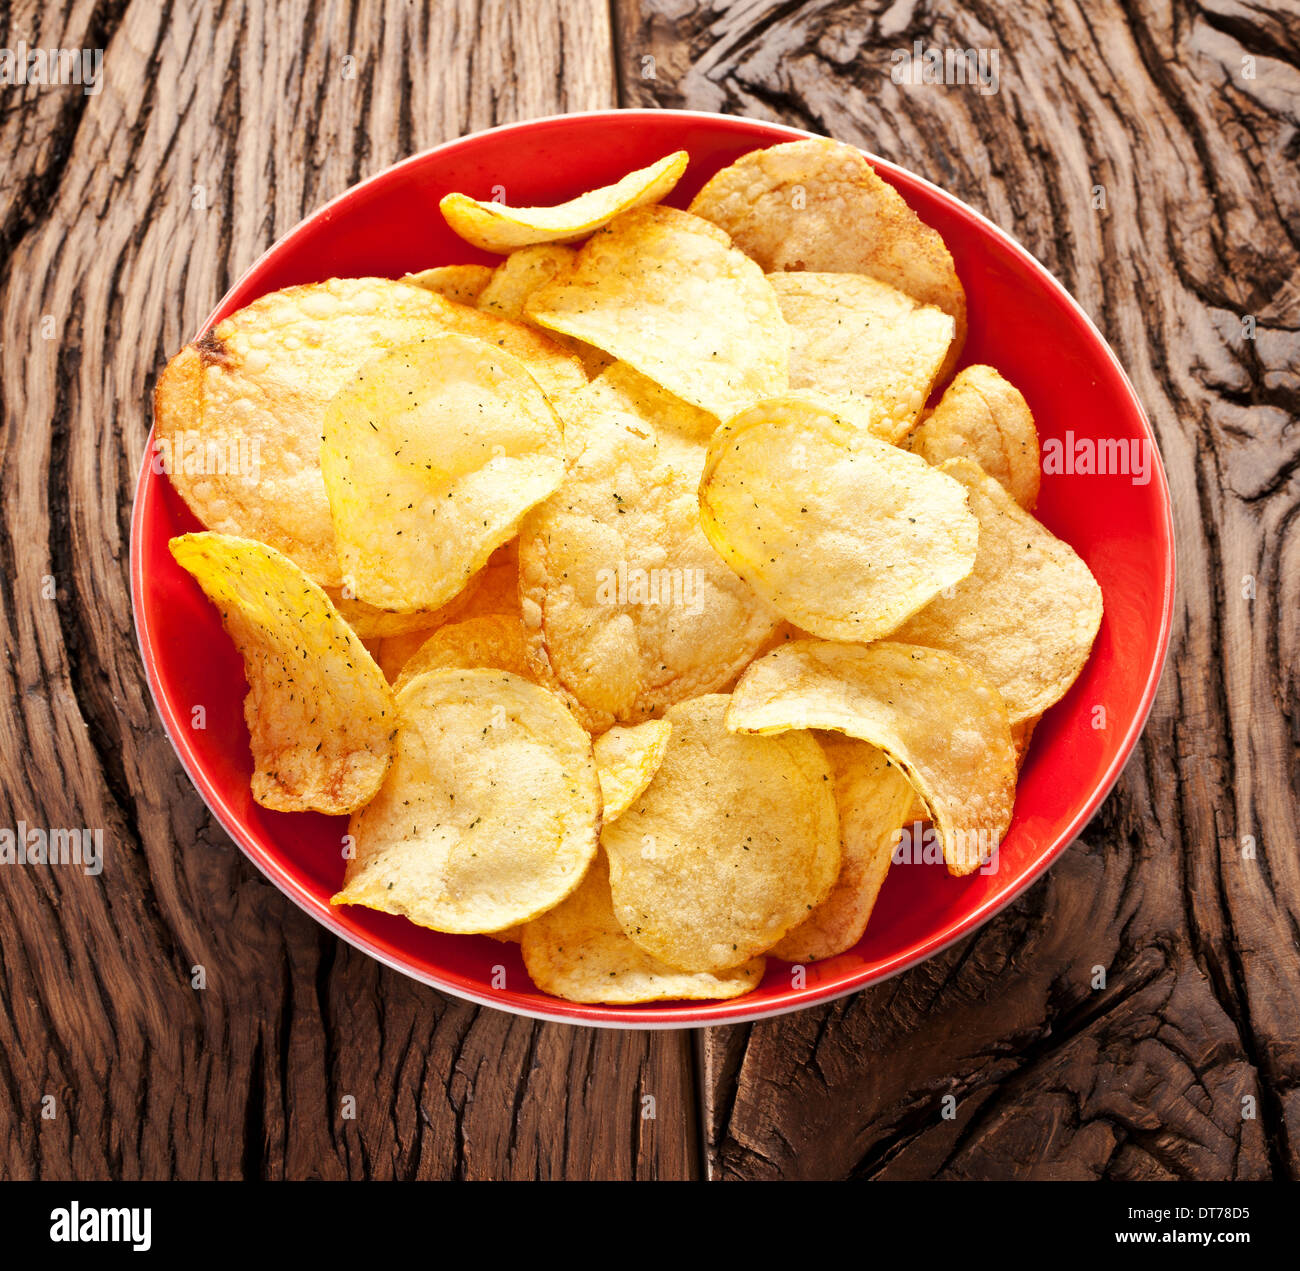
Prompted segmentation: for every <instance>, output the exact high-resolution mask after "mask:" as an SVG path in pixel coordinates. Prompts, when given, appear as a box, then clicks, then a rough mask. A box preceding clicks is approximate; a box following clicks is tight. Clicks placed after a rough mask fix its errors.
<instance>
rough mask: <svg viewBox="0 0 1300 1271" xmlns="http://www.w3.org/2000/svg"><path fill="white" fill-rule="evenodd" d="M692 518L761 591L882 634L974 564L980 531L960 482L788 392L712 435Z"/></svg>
mask: <svg viewBox="0 0 1300 1271" xmlns="http://www.w3.org/2000/svg"><path fill="white" fill-rule="evenodd" d="M936 478H938V479H936ZM700 519H701V523H702V525H703V527H704V533H705V534H706V535H707V536H708V539H709V542H710V543H712V544H713V546H714V548H715V549H716V550H717V552H718V554H719V555H720V556H721V557H722V559H723V560H725V561H726V562H727V564H728V565H730V566H731V568H732V569H734V570H735V571H736V573H737V574H739V575H740V577H741V578H743V579H744V580H745V581H746V582H748V583H749V584H750V586H751V587H753V588H754V590H755V591H757V592H758V593H759V595H761V596H764V597H765V598H766V599H768V600H770V601H771V602H772V604H773V605H774V606H775V607H776V608H777V609H778V610H779V611H780V612H781V613H782V614H783V615H784V616H785V617H786V618H788V619H789V620H790V621H791V622H793V623H795V624H797V625H798V626H800V627H802V628H803V629H804V630H806V631H810V632H813V633H814V634H816V635H819V636H823V637H825V638H828V639H833V640H862V641H867V640H875V639H878V638H879V637H881V636H884V635H888V634H889V633H890V632H891V631H893V630H894V629H895V628H896V627H898V626H899V625H900V624H901V623H902V622H903V621H904V620H905V619H906V618H908V617H909V616H910V615H911V614H913V613H915V612H916V611H917V610H918V609H921V608H922V607H923V606H925V605H926V604H927V603H928V602H929V601H930V600H932V599H933V598H934V597H935V596H936V595H938V594H939V592H940V591H942V590H943V588H945V587H949V586H951V585H952V584H954V583H956V582H958V581H959V580H960V579H962V578H964V577H965V576H966V575H967V574H968V573H970V571H971V568H972V566H973V565H974V562H975V545H976V539H977V536H978V525H977V522H976V520H975V518H974V517H973V516H972V515H971V514H970V512H969V511H968V510H967V507H966V496H965V491H964V490H963V489H962V487H961V485H960V484H959V483H957V482H956V481H952V480H951V479H949V478H947V477H945V476H944V474H943V473H941V472H939V471H937V470H936V469H934V468H931V467H930V466H929V465H927V464H926V463H925V462H924V460H921V459H919V458H918V457H917V456H916V455H911V454H908V453H907V452H906V451H903V450H899V449H898V448H897V447H896V446H890V445H888V444H886V443H885V442H883V441H881V440H879V439H878V438H876V437H873V436H871V435H870V434H868V433H865V432H863V431H862V430H861V429H860V428H855V427H853V426H852V425H851V424H849V423H847V422H845V421H844V420H843V419H840V418H839V417H838V416H835V415H832V414H831V413H830V412H829V411H827V410H826V409H825V408H824V407H823V406H820V405H817V404H815V403H813V402H811V401H807V400H802V399H800V398H798V397H796V396H793V395H792V396H790V397H785V398H776V399H774V400H772V401H767V402H760V403H759V404H758V405H757V406H753V407H751V408H750V409H749V410H747V411H744V412H743V413H742V414H740V415H738V416H737V417H736V418H735V419H733V420H731V421H730V422H729V423H727V424H724V425H723V426H722V427H721V428H719V429H718V431H717V432H716V433H715V434H714V437H713V440H712V442H710V444H709V458H708V463H707V464H706V466H705V469H704V476H703V480H702V481H701V482H700Z"/></svg>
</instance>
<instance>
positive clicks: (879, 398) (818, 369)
mask: <svg viewBox="0 0 1300 1271" xmlns="http://www.w3.org/2000/svg"><path fill="white" fill-rule="evenodd" d="M768 281H769V282H770V283H771V284H772V287H773V289H774V290H775V292H776V297H777V299H778V300H779V301H780V302H781V313H782V315H783V316H784V317H785V321H786V325H787V326H788V327H789V328H790V387H791V389H816V390H818V391H820V392H824V393H831V394H836V395H844V396H846V397H848V398H850V399H854V398H856V399H857V400H858V401H860V402H861V403H862V404H863V405H864V406H865V405H868V404H869V406H870V409H871V413H872V431H873V432H875V433H877V434H878V435H879V436H881V437H883V438H884V440H885V441H889V442H897V441H898V440H899V439H900V438H902V437H904V436H905V435H906V434H907V432H908V430H909V429H910V428H911V427H912V425H913V424H914V423H915V422H916V417H917V414H918V412H919V411H920V410H921V407H923V406H924V405H925V399H926V398H927V397H928V396H929V395H930V389H931V387H932V386H933V384H934V381H935V376H936V375H938V373H939V368H940V367H941V366H942V365H943V362H944V358H945V356H946V354H947V352H948V346H949V344H951V343H952V335H953V321H952V319H951V318H950V317H949V316H948V315H947V314H946V313H944V312H943V311H942V310H941V309H936V308H934V307H933V306H932V305H922V304H919V303H917V301H915V300H913V299H912V297H911V296H909V295H907V294H906V293H905V292H902V291H899V290H898V289H897V288H895V287H891V286H890V285H889V284H888V283H884V282H880V281H879V280H878V279H875V278H868V277H866V276H865V275H862V274H812V273H798V274H770V275H769V276H768Z"/></svg>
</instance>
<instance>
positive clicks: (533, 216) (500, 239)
mask: <svg viewBox="0 0 1300 1271" xmlns="http://www.w3.org/2000/svg"><path fill="white" fill-rule="evenodd" d="M689 158H690V156H689V155H688V154H687V153H686V151H685V150H678V151H676V152H675V153H673V154H670V155H665V156H664V158H662V159H660V160H659V161H658V162H656V163H652V164H651V165H650V166H649V167H647V168H638V169H637V171H635V172H629V173H628V174H627V176H625V177H623V178H622V179H621V180H620V181H616V182H615V183H614V184H613V185H603V186H601V187H600V188H599V189H598V190H588V191H587V193H586V194H580V195H579V196H578V197H577V198H576V199H570V200H569V202H567V203H561V204H559V205H558V206H556V207H507V206H506V205H505V204H504V203H491V202H481V201H479V200H478V199H471V198H470V197H469V196H468V195H465V194H448V195H446V196H445V197H444V198H443V200H442V202H441V203H439V204H438V206H439V207H440V208H441V209H442V214H443V216H444V217H446V219H447V224H448V225H450V226H451V228H452V229H453V230H455V231H456V233H457V234H459V235H460V236H461V238H463V239H464V240H465V241H466V242H467V243H472V244H473V245H474V246H475V247H480V248H482V249H483V250H484V251H488V252H499V253H502V254H504V253H506V252H513V251H515V250H516V249H518V248H521V247H528V246H530V245H531V244H534V243H572V242H575V241H576V240H578V239H580V238H585V237H586V236H587V235H588V234H590V233H592V231H593V230H598V229H600V228H601V226H603V225H607V224H608V223H609V222H610V221H611V220H613V218H614V217H615V216H617V215H618V214H619V213H620V212H626V211H628V210H629V209H630V208H634V207H641V206H643V205H644V204H647V203H658V202H659V200H660V199H662V198H664V197H665V196H666V195H667V194H668V193H669V192H670V191H671V190H672V188H673V186H675V185H676V184H677V180H678V178H679V177H680V176H681V175H682V173H683V172H685V171H686V164H687V162H688V160H689Z"/></svg>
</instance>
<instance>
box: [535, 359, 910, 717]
mask: <svg viewBox="0 0 1300 1271" xmlns="http://www.w3.org/2000/svg"><path fill="white" fill-rule="evenodd" d="M608 374H609V373H608V372H607V375H608ZM620 382H621V381H619V380H618V377H617V376H615V377H614V379H613V380H608V379H607V378H606V376H601V378H600V379H598V380H595V381H593V382H592V383H591V384H590V385H589V386H588V387H587V389H586V390H585V392H584V393H581V394H577V395H575V397H574V399H573V400H572V401H571V403H570V406H571V409H570V410H569V412H568V413H567V414H566V418H565V424H566V432H567V433H569V434H571V435H572V436H575V437H577V436H580V437H582V438H583V439H584V446H583V449H582V452H581V455H580V457H579V458H578V459H577V460H576V462H575V463H574V464H573V465H572V467H571V468H570V470H569V473H568V475H567V476H566V478H565V480H564V484H563V485H562V486H561V487H560V488H559V490H557V491H556V493H555V494H554V495H552V496H551V498H549V499H548V500H546V502H545V503H543V504H541V505H540V506H539V507H537V508H535V509H534V510H533V511H532V512H530V513H529V515H528V516H527V517H526V518H525V520H524V522H523V525H522V526H521V529H520V538H519V569H520V594H521V603H522V609H523V618H524V625H525V628H526V629H527V633H528V641H529V649H530V654H529V656H530V660H531V663H532V665H533V666H534V668H535V670H536V673H537V676H538V678H539V681H540V682H542V683H545V684H547V685H549V686H551V687H553V688H554V689H555V690H556V691H557V692H559V693H560V694H561V695H562V696H563V697H564V698H565V700H566V701H567V702H569V703H570V705H571V706H572V708H573V710H574V712H575V713H576V714H577V715H578V717H579V719H580V720H581V721H582V722H583V723H584V724H585V725H586V726H587V727H588V728H590V729H591V730H592V731H594V732H600V731H603V730H604V729H606V728H608V727H609V726H610V725H611V724H614V723H637V722H640V721H641V720H644V719H648V718H650V717H651V716H652V715H655V714H656V713H658V711H659V710H660V709H661V708H662V707H663V706H665V705H667V704H669V703H672V702H679V701H683V700H684V699H686V698H688V697H695V696H697V695H698V694H700V693H707V692H711V691H712V690H714V689H716V688H718V687H720V686H721V685H723V684H725V683H726V682H727V681H728V680H729V679H731V678H732V676H734V675H735V674H736V673H737V672H738V671H739V670H740V669H741V668H742V667H743V666H744V665H745V664H746V663H747V662H749V660H750V659H751V658H752V657H753V656H754V654H755V653H757V652H758V650H759V649H760V648H761V647H762V646H763V643H764V641H765V640H766V639H767V638H768V636H769V634H770V633H771V631H772V628H773V627H774V626H775V625H776V622H777V615H776V613H775V611H774V610H773V609H772V608H771V606H769V605H768V604H767V602H766V601H764V600H762V599H760V598H759V597H758V596H755V595H754V593H753V592H752V591H750V589H749V588H748V587H747V586H745V584H744V583H743V582H742V581H741V580H740V579H739V578H737V577H736V576H735V574H733V573H732V572H731V570H729V569H728V568H727V567H726V565H724V564H723V563H722V561H720V560H719V559H718V557H717V555H716V553H715V552H714V551H713V549H712V548H711V547H710V546H709V543H708V540H707V539H705V537H704V533H703V531H702V530H701V529H700V520H699V510H698V504H697V500H696V493H695V491H696V486H697V485H698V483H699V476H700V471H701V470H702V468H703V465H704V454H705V449H704V445H703V443H702V442H699V441H694V440H691V438H690V437H689V435H681V434H678V433H676V432H675V431H674V428H675V427H676V426H677V425H678V423H680V422H681V421H679V420H676V415H675V414H674V413H672V412H673V411H676V412H677V413H680V412H683V411H684V412H689V413H691V414H699V412H695V411H694V410H693V408H691V407H685V406H683V405H682V404H681V403H678V404H677V406H676V407H674V408H671V409H669V408H667V407H665V410H666V411H668V413H664V412H661V411H660V410H659V409H658V407H657V406H656V403H657V402H659V401H660V399H658V398H653V399H652V398H650V397H645V398H639V397H636V396H634V395H630V394H625V393H623V392H622V391H621V390H620V389H619V388H618V384H619V383H620ZM660 404H662V403H660ZM916 462H917V463H920V460H917V461H916Z"/></svg>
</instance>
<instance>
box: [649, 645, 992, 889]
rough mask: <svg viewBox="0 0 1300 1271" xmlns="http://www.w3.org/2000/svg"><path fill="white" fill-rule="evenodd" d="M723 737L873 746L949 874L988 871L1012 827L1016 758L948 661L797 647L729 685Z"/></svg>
mask: <svg viewBox="0 0 1300 1271" xmlns="http://www.w3.org/2000/svg"><path fill="white" fill-rule="evenodd" d="M727 727H728V728H731V729H734V730H736V731H738V732H741V733H755V734H759V735H763V736H767V735H769V734H781V733H784V731H785V730H786V729H803V728H826V729H833V730H834V731H836V732H842V733H847V734H848V735H849V736H850V737H857V738H859V739H860V740H862V741H869V742H870V743H871V744H872V745H873V746H878V747H879V748H880V749H881V750H883V751H884V752H885V754H886V755H888V756H889V758H890V760H891V761H892V762H893V763H894V764H895V765H897V766H898V767H899V768H900V769H901V770H902V771H903V773H904V774H905V775H906V777H907V779H908V780H909V781H910V782H911V783H912V785H913V786H914V787H915V788H916V791H917V793H918V794H919V795H920V796H921V797H922V799H924V800H925V803H926V806H927V808H928V809H929V812H930V815H931V819H932V820H933V821H934V826H935V830H936V832H937V833H938V835H939V839H940V842H942V844H943V853H944V860H945V861H946V862H947V865H948V869H949V871H950V872H951V873H953V874H969V873H971V872H972V871H973V870H975V869H977V868H978V867H979V866H980V865H981V864H983V863H984V862H986V861H988V860H989V859H990V858H991V856H992V854H993V853H994V852H995V851H996V850H997V848H998V845H999V844H1000V843H1001V840H1002V835H1003V834H1004V833H1005V832H1006V829H1007V826H1008V825H1009V824H1010V823H1011V809H1012V805H1013V803H1014V800H1015V788H1016V753H1015V747H1014V745H1013V744H1012V740H1011V725H1010V724H1009V723H1008V721H1007V712H1006V708H1005V707H1004V706H1003V704H1002V699H1001V697H1000V696H999V695H998V691H997V689H996V688H994V686H993V685H992V684H990V683H989V681H988V680H986V679H985V678H984V676H983V675H981V674H980V673H979V672H978V671H977V670H975V669H974V668H973V667H971V666H968V665H967V664H966V663H965V662H963V661H962V660H961V659H960V658H957V657H954V656H953V655H952V654H951V653H946V652H943V651H942V650H939V649H927V648H921V647H920V646H918V645H910V644H899V643H896V642H894V641H887V640H882V641H878V642H877V643H875V644H870V645H854V644H834V643H830V642H827V641H819V640H801V641H796V642H794V643H793V644H787V645H785V646H784V647H783V648H780V649H777V650H776V651H775V652H773V653H769V654H768V655H767V656H766V657H764V658H760V659H759V660H758V661H757V662H755V663H754V664H753V665H752V666H750V668H749V669H748V670H747V671H746V672H745V674H744V675H742V676H741V677H740V683H739V684H737V685H736V691H735V693H733V694H732V697H731V707H730V709H729V710H728V712H727ZM625 819H626V818H625Z"/></svg>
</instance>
